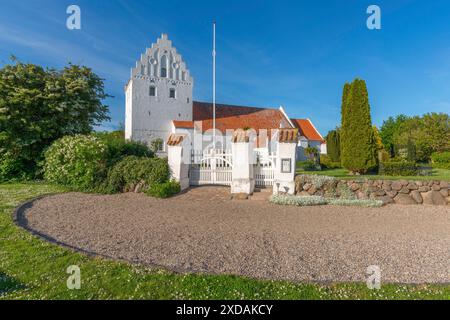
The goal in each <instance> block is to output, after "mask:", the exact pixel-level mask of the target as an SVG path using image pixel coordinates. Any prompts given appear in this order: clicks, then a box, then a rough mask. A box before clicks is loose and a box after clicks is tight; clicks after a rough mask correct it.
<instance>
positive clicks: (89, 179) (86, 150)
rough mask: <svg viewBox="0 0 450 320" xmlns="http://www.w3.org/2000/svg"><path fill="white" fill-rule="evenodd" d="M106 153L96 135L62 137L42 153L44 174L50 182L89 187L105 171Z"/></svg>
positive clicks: (103, 144)
mask: <svg viewBox="0 0 450 320" xmlns="http://www.w3.org/2000/svg"><path fill="white" fill-rule="evenodd" d="M106 155H107V147H106V144H105V143H104V142H103V141H101V140H100V139H99V138H97V137H94V136H90V135H75V136H66V137H63V138H61V139H59V140H57V141H55V142H54V143H53V144H52V145H51V146H50V147H49V148H48V149H47V150H46V151H45V153H44V157H45V164H44V177H45V179H46V180H48V181H50V182H53V183H58V184H62V185H66V186H70V187H73V188H76V189H80V190H91V189H92V188H94V187H95V186H96V183H97V181H98V180H99V179H100V177H101V176H102V175H104V173H105V171H106V170H107V166H106Z"/></svg>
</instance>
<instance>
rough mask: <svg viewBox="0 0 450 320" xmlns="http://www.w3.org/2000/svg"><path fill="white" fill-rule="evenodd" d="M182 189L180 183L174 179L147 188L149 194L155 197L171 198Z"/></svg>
mask: <svg viewBox="0 0 450 320" xmlns="http://www.w3.org/2000/svg"><path fill="white" fill-rule="evenodd" d="M180 191H181V187H180V184H179V183H178V182H176V181H173V180H172V181H168V182H164V183H155V184H153V185H151V186H150V187H149V188H148V190H147V194H148V195H149V196H152V197H155V198H169V197H171V196H173V195H176V194H177V193H179V192H180Z"/></svg>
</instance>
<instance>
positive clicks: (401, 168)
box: [379, 161, 419, 176]
mask: <svg viewBox="0 0 450 320" xmlns="http://www.w3.org/2000/svg"><path fill="white" fill-rule="evenodd" d="M418 172H419V167H418V166H417V164H416V163H415V162H408V161H399V162H393V161H391V162H384V163H380V171H379V174H380V175H384V176H416V175H417V174H418Z"/></svg>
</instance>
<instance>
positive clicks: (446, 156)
mask: <svg viewBox="0 0 450 320" xmlns="http://www.w3.org/2000/svg"><path fill="white" fill-rule="evenodd" d="M431 162H432V164H433V167H435V168H440V169H448V170H450V151H445V152H436V153H433V154H432V155H431Z"/></svg>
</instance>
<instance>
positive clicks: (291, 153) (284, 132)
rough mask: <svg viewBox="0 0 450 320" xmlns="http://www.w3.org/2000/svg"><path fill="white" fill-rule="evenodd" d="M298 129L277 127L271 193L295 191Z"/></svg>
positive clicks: (292, 192)
mask: <svg viewBox="0 0 450 320" xmlns="http://www.w3.org/2000/svg"><path fill="white" fill-rule="evenodd" d="M297 141H298V129H279V131H278V142H277V156H276V161H275V177H274V178H275V179H274V184H273V194H278V193H287V194H294V193H295V159H296V152H297Z"/></svg>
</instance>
